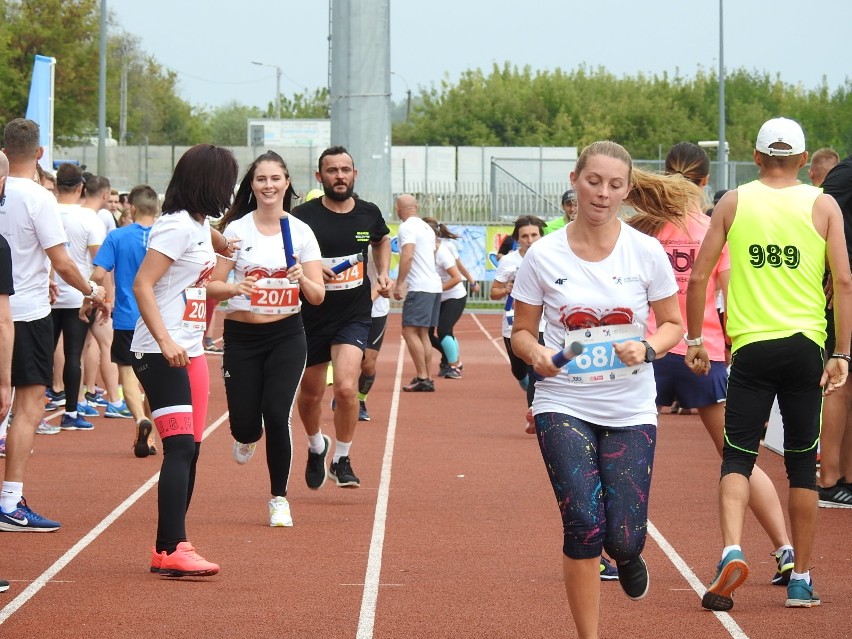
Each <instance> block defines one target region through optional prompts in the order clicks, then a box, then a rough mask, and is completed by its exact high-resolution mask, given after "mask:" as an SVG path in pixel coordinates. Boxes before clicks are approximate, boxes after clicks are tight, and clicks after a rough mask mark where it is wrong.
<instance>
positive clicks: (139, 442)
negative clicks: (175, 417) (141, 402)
mask: <svg viewBox="0 0 852 639" xmlns="http://www.w3.org/2000/svg"><path fill="white" fill-rule="evenodd" d="M153 428H154V425H153V424H152V423H151V422H150V421H148V420H147V419H143V420H142V421H141V422H139V424H138V425H137V426H136V443H134V444H133V454H134V455H136V456H137V457H140V458H141V457H147V456H148V455H150V454H151V450H150V447H149V446H148V436H149V435H150V434H151V430H152V429H153Z"/></svg>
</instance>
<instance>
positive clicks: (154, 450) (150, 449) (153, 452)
mask: <svg viewBox="0 0 852 639" xmlns="http://www.w3.org/2000/svg"><path fill="white" fill-rule="evenodd" d="M148 454H149V455H156V454H157V447H156V446H154V445H153V444H151V445H150V446H148Z"/></svg>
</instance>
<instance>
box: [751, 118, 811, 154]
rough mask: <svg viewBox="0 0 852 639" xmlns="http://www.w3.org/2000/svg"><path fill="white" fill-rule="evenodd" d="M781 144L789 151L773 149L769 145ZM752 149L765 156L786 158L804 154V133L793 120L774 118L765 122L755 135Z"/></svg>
mask: <svg viewBox="0 0 852 639" xmlns="http://www.w3.org/2000/svg"><path fill="white" fill-rule="evenodd" d="M778 142H781V143H783V144H786V145H788V146H789V147H790V148H789V149H773V148H772V147H771V146H770V145H771V144H776V143H778ZM754 148H755V149H756V150H758V151H760V152H761V153H765V154H766V155H776V156H779V155H780V156H786V155H798V154H799V153H804V152H805V133H804V131H802V127H801V126H799V123H798V122H796V121H795V120H789V119H787V118H774V119H772V120H767V121H766V122H764V123H763V126H762V127H760V131H759V132H758V133H757V142H755V145H754Z"/></svg>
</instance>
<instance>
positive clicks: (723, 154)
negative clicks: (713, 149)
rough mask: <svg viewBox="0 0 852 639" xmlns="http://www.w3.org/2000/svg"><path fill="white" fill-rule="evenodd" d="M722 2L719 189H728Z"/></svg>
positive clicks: (720, 16)
mask: <svg viewBox="0 0 852 639" xmlns="http://www.w3.org/2000/svg"><path fill="white" fill-rule="evenodd" d="M723 34H724V22H723V20H722V0H719V154H718V157H719V171H720V173H721V179H720V180H719V189H727V188H728V141H727V140H726V139H725V38H724V36H723Z"/></svg>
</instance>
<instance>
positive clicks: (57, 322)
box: [50, 308, 89, 413]
mask: <svg viewBox="0 0 852 639" xmlns="http://www.w3.org/2000/svg"><path fill="white" fill-rule="evenodd" d="M79 312H80V309H79V308H54V309H51V311H50V317H51V319H52V320H53V348H54V350H56V345H57V344H59V336H60V335H61V336H62V338H63V339H62V352H63V353H64V354H65V366H64V367H63V369H62V383H63V384H64V385H65V412H66V413H73V412H74V411H76V410H77V399H78V398H79V396H80V381H81V379H82V377H83V373H82V370H81V369H80V360H81V358H82V357H83V344H85V343H86V335H87V334H88V333H89V324H88V323H86V322H84V321H83V320H81V319H80V317H79V315H78V313H79Z"/></svg>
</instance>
